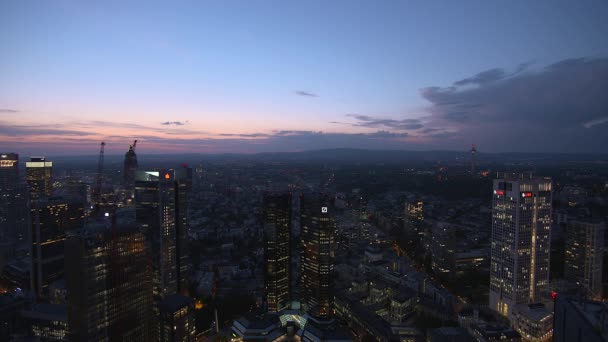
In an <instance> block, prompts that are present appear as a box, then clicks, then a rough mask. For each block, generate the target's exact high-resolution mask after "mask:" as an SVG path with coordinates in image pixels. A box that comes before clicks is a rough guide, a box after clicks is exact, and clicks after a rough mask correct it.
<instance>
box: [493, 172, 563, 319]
mask: <svg viewBox="0 0 608 342" xmlns="http://www.w3.org/2000/svg"><path fill="white" fill-rule="evenodd" d="M493 188H494V190H493V195H492V238H491V261H490V300H489V306H490V308H491V309H493V310H495V311H497V312H498V313H500V314H501V315H503V316H506V317H509V318H510V317H511V312H512V310H513V308H514V307H515V306H516V305H518V304H529V303H536V302H541V301H542V300H543V299H545V298H543V294H545V293H547V286H548V284H549V255H550V243H551V198H552V197H551V179H550V178H534V177H532V176H531V175H526V174H499V177H498V179H495V180H494V185H493Z"/></svg>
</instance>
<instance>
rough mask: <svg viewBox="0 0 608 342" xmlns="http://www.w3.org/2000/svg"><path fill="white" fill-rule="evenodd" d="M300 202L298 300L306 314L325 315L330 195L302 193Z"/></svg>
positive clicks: (329, 293)
mask: <svg viewBox="0 0 608 342" xmlns="http://www.w3.org/2000/svg"><path fill="white" fill-rule="evenodd" d="M300 203H301V212H300V213H301V220H300V222H301V241H302V251H301V252H302V254H301V255H302V256H301V259H302V260H301V268H302V271H301V277H302V279H301V291H302V304H303V306H304V308H305V310H306V311H307V312H308V313H309V314H310V315H312V316H314V317H319V318H323V319H325V318H329V317H331V315H332V313H333V275H332V273H333V268H334V258H335V257H334V234H335V229H336V224H335V220H334V218H333V197H332V196H331V195H329V194H323V193H313V194H304V195H303V196H302V198H301V201H300Z"/></svg>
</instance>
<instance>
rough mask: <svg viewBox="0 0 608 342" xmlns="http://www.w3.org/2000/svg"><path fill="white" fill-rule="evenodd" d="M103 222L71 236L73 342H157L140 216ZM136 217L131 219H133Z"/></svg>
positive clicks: (68, 255) (69, 276)
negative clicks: (139, 223)
mask: <svg viewBox="0 0 608 342" xmlns="http://www.w3.org/2000/svg"><path fill="white" fill-rule="evenodd" d="M126 214H127V215H125V217H120V216H122V213H117V216H119V217H118V218H117V219H116V221H114V223H112V221H111V220H112V219H113V218H114V217H113V218H98V219H97V220H96V221H93V222H88V223H87V225H86V226H85V227H84V228H82V229H78V230H74V231H71V232H69V233H68V237H67V240H66V286H67V290H68V293H69V295H68V305H67V306H68V325H69V340H70V341H153V340H156V339H157V335H156V326H157V322H156V321H155V316H154V314H153V297H152V280H151V269H150V264H149V261H148V256H147V254H146V250H145V237H144V236H143V234H142V233H141V232H139V230H138V229H137V227H136V225H135V218H134V214H133V213H132V212H131V213H130V215H129V213H126ZM129 216H130V217H129Z"/></svg>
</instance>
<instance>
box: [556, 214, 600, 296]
mask: <svg viewBox="0 0 608 342" xmlns="http://www.w3.org/2000/svg"><path fill="white" fill-rule="evenodd" d="M605 230H606V224H605V223H604V222H603V221H600V220H591V219H575V220H570V221H568V223H567V225H566V246H565V247H566V253H565V265H564V266H565V267H564V278H566V279H567V280H570V281H571V282H573V283H576V284H577V285H578V286H579V287H580V288H581V290H583V292H584V293H585V294H586V295H587V296H588V297H589V299H593V300H601V298H602V285H603V284H602V271H603V261H604V234H605Z"/></svg>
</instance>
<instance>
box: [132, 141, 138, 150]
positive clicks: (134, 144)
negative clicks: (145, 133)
mask: <svg viewBox="0 0 608 342" xmlns="http://www.w3.org/2000/svg"><path fill="white" fill-rule="evenodd" d="M135 146H137V140H135V141H133V148H132V149H133V152H135Z"/></svg>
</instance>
